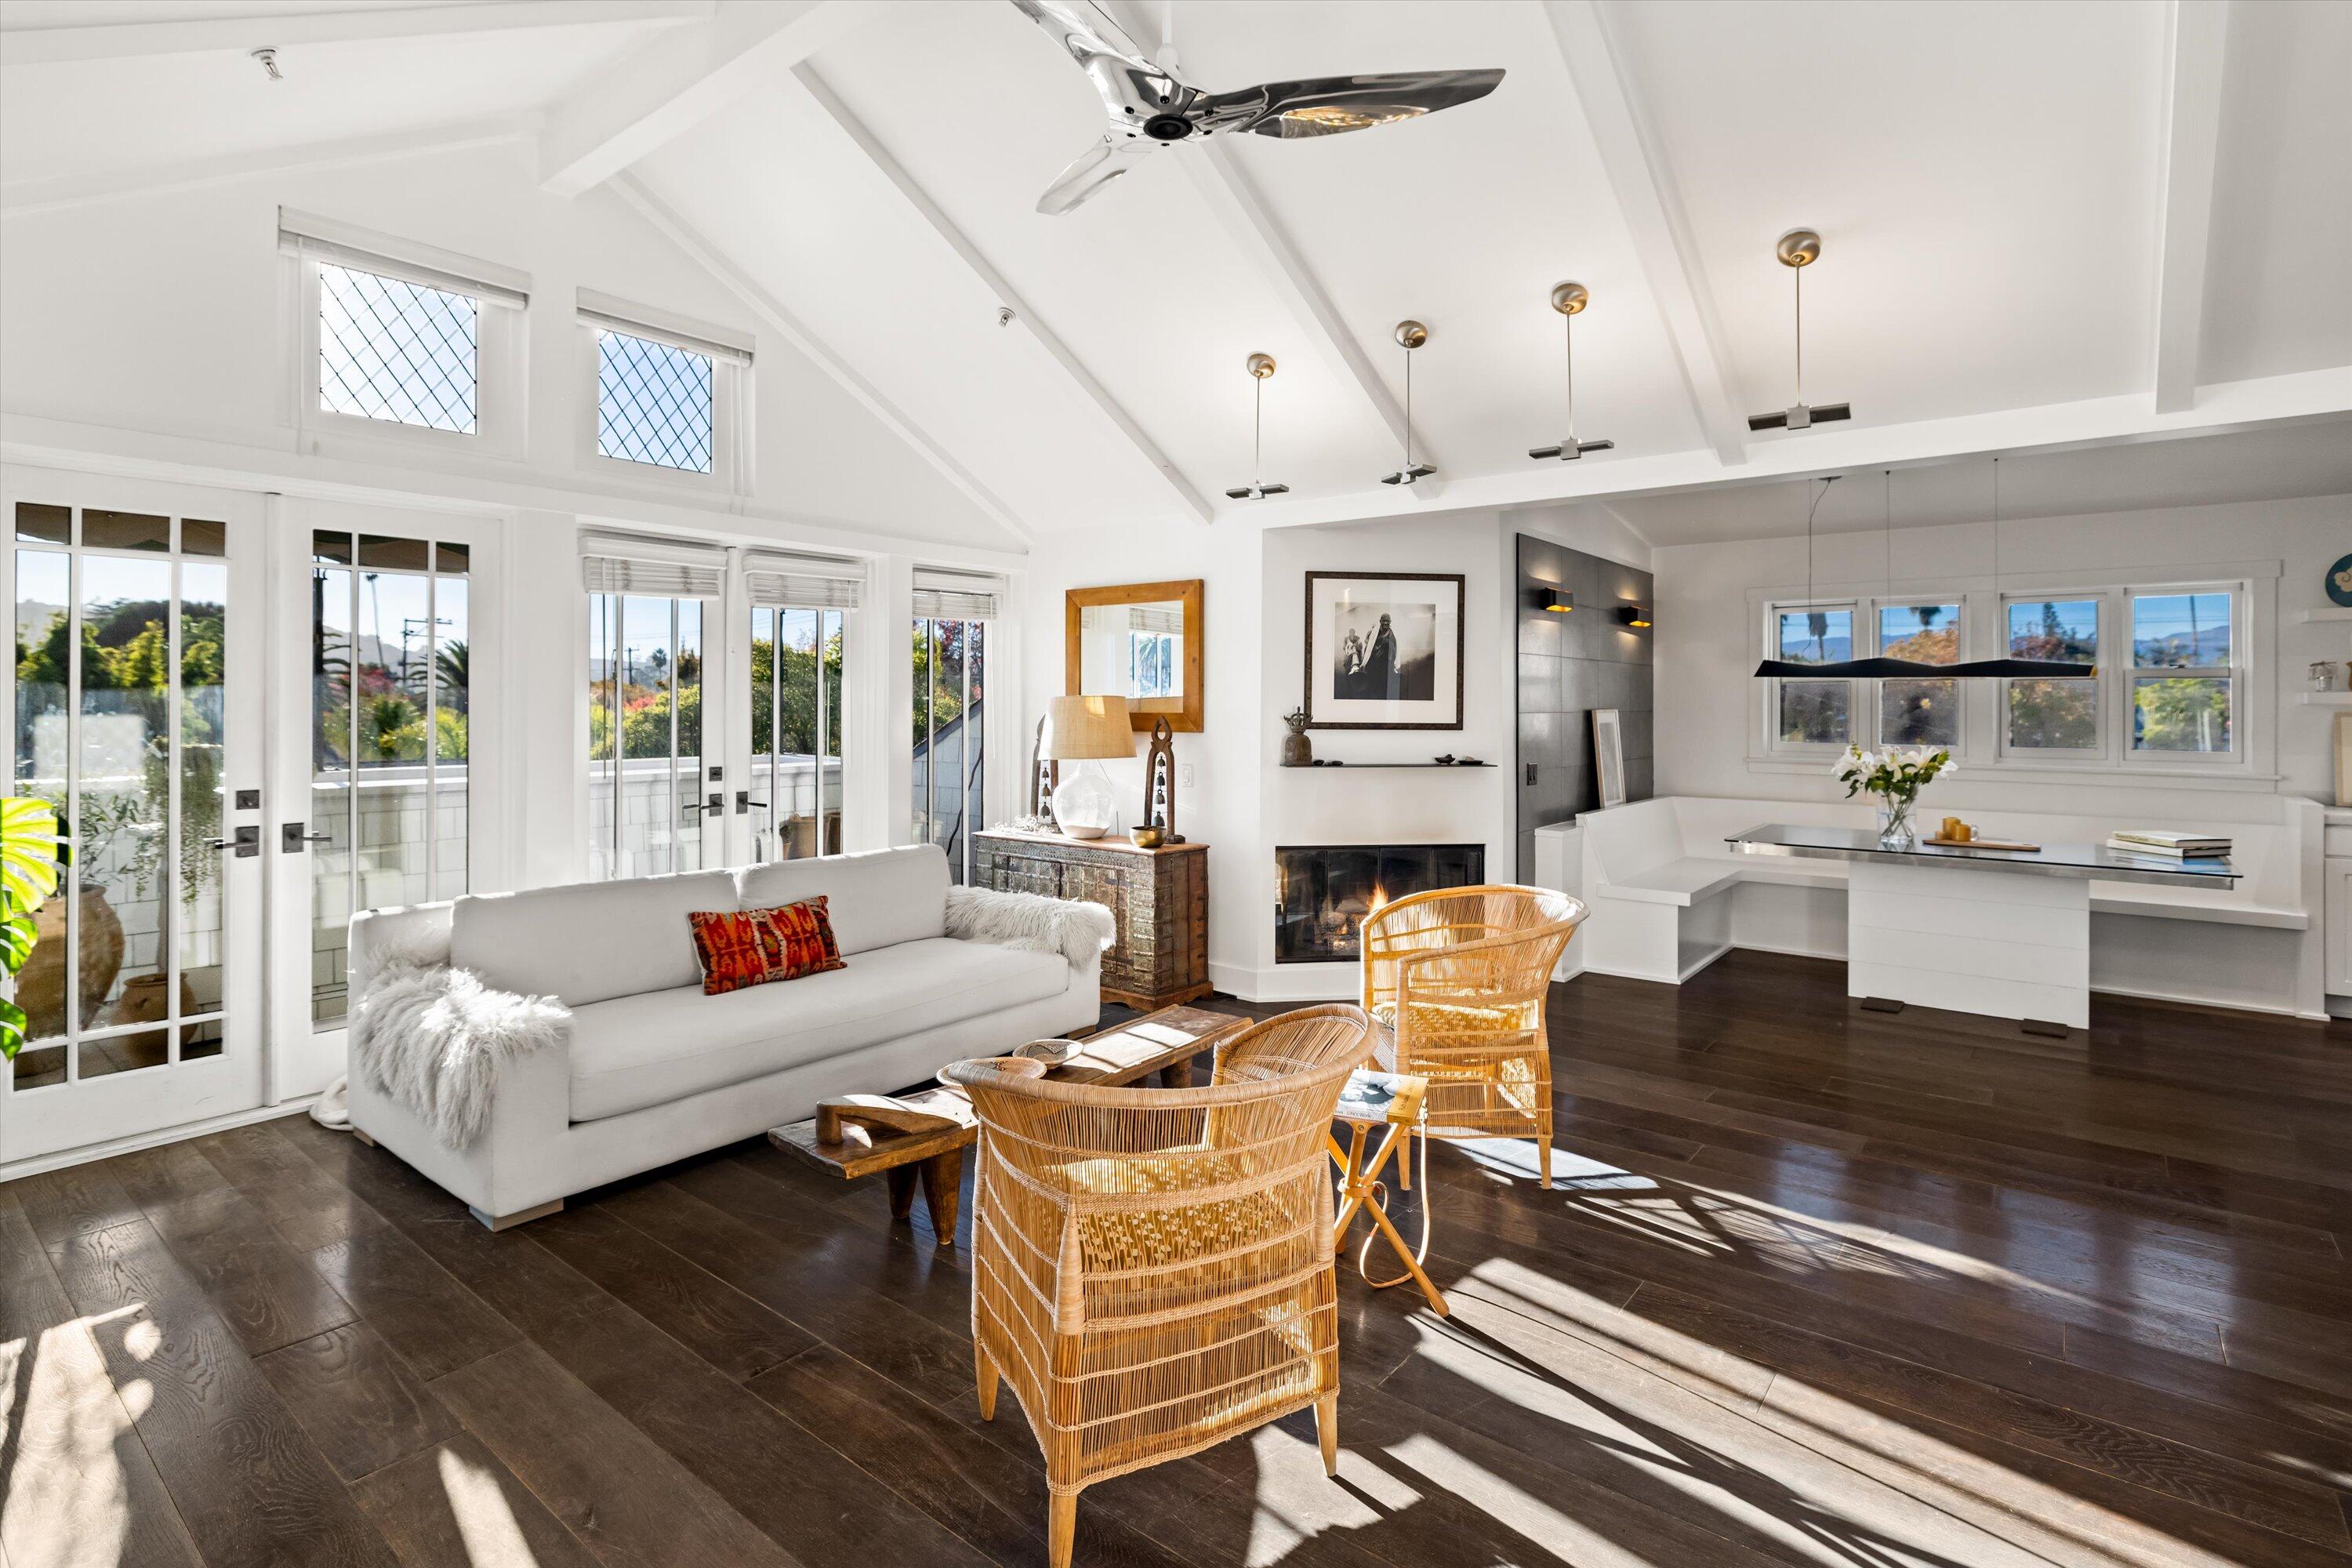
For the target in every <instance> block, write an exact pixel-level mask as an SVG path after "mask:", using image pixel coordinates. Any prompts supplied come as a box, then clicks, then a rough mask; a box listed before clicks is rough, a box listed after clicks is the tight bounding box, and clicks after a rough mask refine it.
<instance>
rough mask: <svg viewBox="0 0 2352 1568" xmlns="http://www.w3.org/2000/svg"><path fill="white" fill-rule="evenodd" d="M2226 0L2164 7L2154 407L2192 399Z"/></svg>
mask: <svg viewBox="0 0 2352 1568" xmlns="http://www.w3.org/2000/svg"><path fill="white" fill-rule="evenodd" d="M2229 34H2230V5H2229V0H2169V3H2168V5H2166V6H2165V76H2166V79H2165V106H2164V145H2163V147H2162V149H2161V156H2162V159H2163V167H2164V176H2163V182H2162V184H2161V186H2160V189H2159V195H2160V198H2161V200H2162V202H2163V204H2164V205H2163V212H2162V215H2161V216H2160V218H2159V220H2158V228H2157V262H2156V266H2157V274H2156V409H2157V412H2158V413H2159V414H2171V413H2176V412H2178V411H2179V410H2180V409H2184V408H2189V407H2192V406H2194V405H2195V404H2196V402H2197V378H2198V369H2199V364H2200V360H2201V359H2202V357H2203V347H2204V344H2203V340H2204V333H2205V268H2206V262H2207V258H2208V256H2209V255H2210V250H2211V247H2212V238H2213V169H2214V163H2215V160H2216V156H2217V154H2218V153H2219V151H2220V148H2221V67H2222V56H2223V54H2224V52H2225V51H2226V47H2227V44H2228V40H2229Z"/></svg>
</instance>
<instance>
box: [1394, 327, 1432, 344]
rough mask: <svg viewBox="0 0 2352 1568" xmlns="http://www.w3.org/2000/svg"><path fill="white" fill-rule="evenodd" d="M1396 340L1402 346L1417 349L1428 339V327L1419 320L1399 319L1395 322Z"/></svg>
mask: <svg viewBox="0 0 2352 1568" xmlns="http://www.w3.org/2000/svg"><path fill="white" fill-rule="evenodd" d="M1396 341H1397V342H1398V344H1399V345H1400V346H1402V347H1404V348H1408V349H1417V348H1419V347H1421V345H1422V344H1423V343H1425V342H1428V341H1429V329H1428V328H1427V327H1424V326H1423V325H1422V324H1421V323H1420V322H1419V321H1399V322H1398V323H1397V324H1396Z"/></svg>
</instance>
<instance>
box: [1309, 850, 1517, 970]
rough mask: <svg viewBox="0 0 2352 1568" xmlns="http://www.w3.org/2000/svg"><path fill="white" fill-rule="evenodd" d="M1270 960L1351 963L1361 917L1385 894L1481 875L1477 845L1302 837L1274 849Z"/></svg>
mask: <svg viewBox="0 0 2352 1568" xmlns="http://www.w3.org/2000/svg"><path fill="white" fill-rule="evenodd" d="M1274 867H1275V875H1276V879H1277V880H1278V882H1279V884H1280V887H1281V893H1280V898H1281V903H1280V906H1279V908H1278V909H1277V910H1276V913H1275V918H1274V961H1275V962H1276V963H1354V962H1355V961H1356V960H1357V958H1358V957H1359V956H1360V952H1361V949H1360V945H1359V942H1358V935H1359V932H1360V931H1361V930H1362V928H1363V923H1364V920H1365V918H1366V917H1367V916H1369V915H1370V913H1371V912H1372V911H1373V910H1377V909H1379V908H1380V907H1381V905H1382V904H1385V903H1387V902H1388V901H1389V900H1391V899H1401V898H1403V897H1404V896H1405V895H1406V894H1408V893H1421V892H1426V891H1428V890H1429V889H1432V888H1469V887H1475V886H1476V885H1477V884H1479V883H1480V882H1483V881H1485V880H1486V846H1485V845H1483V844H1302V845H1294V846H1290V847H1282V848H1277V849H1276V850H1275V852H1274Z"/></svg>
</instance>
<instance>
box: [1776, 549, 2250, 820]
mask: <svg viewBox="0 0 2352 1568" xmlns="http://www.w3.org/2000/svg"><path fill="white" fill-rule="evenodd" d="M2281 570H2282V566H2281V563H2279V562H2277V561H2236V562H2219V563H2182V564H2179V565H2176V566H2172V567H2169V568H2159V569H2157V570H2154V571H2150V572H2148V573H2146V574H2130V575H2129V576H2126V575H2125V574H2121V573H2118V572H2116V571H2115V570H2113V569H2111V568H2084V569H2071V570H2063V571H2054V572H2042V573H2034V574H2014V575H2012V574H2003V575H2002V579H2001V581H2000V584H1998V587H1997V589H1996V585H1995V584H1993V583H1992V581H1991V580H1990V579H1989V578H1982V577H1972V578H1966V579H1957V580H1948V581H1947V582H1946V583H1944V584H1941V585H1938V584H1937V583H1935V582H1933V581H1929V580H1925V579H1912V580H1908V581H1906V582H1903V583H1900V584H1896V590H1897V591H1895V592H1892V593H1886V594H1884V595H1874V594H1873V593H1872V592H1870V591H1869V589H1874V588H1876V587H1877V584H1869V585H1867V587H1864V585H1860V584H1843V583H1832V584H1814V585H1813V591H1812V593H1811V595H1810V596H1807V595H1805V594H1804V592H1803V590H1802V589H1801V587H1799V586H1798V585H1796V584H1789V585H1788V586H1786V587H1771V588H1753V589H1750V590H1749V591H1748V605H1749V608H1750V612H1751V616H1750V622H1751V625H1753V626H1755V627H1756V628H1757V630H1756V637H1757V642H1758V645H1759V647H1761V649H1762V650H1763V652H1764V655H1765V657H1767V658H1770V657H1777V655H1776V653H1775V650H1776V648H1777V646H1778V645H1777V643H1776V641H1775V635H1776V631H1777V628H1778V625H1779V619H1778V617H1779V616H1780V613H1781V612H1782V611H1784V610H1794V611H1803V610H1806V609H1843V608H1846V607H1848V606H1852V607H1853V609H1854V612H1855V615H1856V616H1857V618H1860V617H1863V616H1865V615H1866V616H1867V617H1868V623H1869V627H1870V630H1869V632H1868V634H1867V636H1866V637H1865V635H1864V633H1863V632H1861V631H1860V630H1857V632H1856V634H1855V637H1856V643H1857V645H1858V647H1859V645H1862V644H1863V643H1864V642H1865V641H1866V642H1867V643H1868V645H1869V646H1870V647H1876V646H1877V635H1878V634H1877V626H1878V622H1877V608H1878V606H1879V605H1905V604H1922V603H1927V602H1931V601H1932V602H1937V603H1944V604H1950V603H1954V602H1958V604H1959V605H1960V606H1961V610H1960V613H1961V616H1962V631H1961V644H1962V657H1963V658H1965V659H1969V660H1975V659H1981V658H2001V657H2003V656H2004V655H2005V654H2006V652H2007V650H2008V641H2009V606H2010V605H2012V604H2019V603H2039V602H2040V601H2042V600H2044V599H2061V600H2063V599H2078V600H2079V599H2088V600H2094V601H2096V602H2097V604H2098V605H2099V652H2100V658H2099V663H2098V673H2097V674H2096V676H2095V677H2093V678H2092V679H2095V680H2096V681H2097V682H2098V737H2099V739H2098V745H2097V746H2096V747H2095V748H2094V749H2091V750H2087V751H2075V750H2065V751H2061V750H2057V749H2055V748H2042V747H2017V746H2012V745H2011V744H2010V742H2009V689H2008V688H2009V683H2008V682H2007V681H2003V682H2001V683H2000V691H1999V693H1998V694H1997V697H1996V700H1993V701H1990V702H1987V701H1982V700H1970V699H1969V698H1968V697H1967V696H1965V695H1964V696H1963V698H1962V704H1963V710H1962V715H1961V729H1960V733H1961V743H1960V745H1959V746H1958V748H1957V750H1956V752H1955V755H1956V757H1957V758H1958V761H1960V762H1961V763H1964V764H1966V765H1968V766H1969V768H1971V769H1972V770H1973V771H1974V773H1975V774H1976V776H1978V777H1979V778H1982V777H1987V776H1990V777H1996V778H2011V779H2037V778H2042V779H2054V778H2074V779H2095V780H2098V781H2100V782H2103V783H2107V784H2136V785H2143V786H2147V787H2150V788H2163V787H2176V788H2177V787H2181V781H2182V780H2184V779H2187V780H2192V781H2197V782H2196V783H2195V784H2191V785H2190V786H2189V787H2208V788H2218V789H2247V790H2270V789H2273V788H2275V787H2276V785H2277V784H2278V782H2279V779H2280V774H2279V773H2278V772H2277V748H2278V723H2279V720H2278V701H2279V699H2278V694H2277V690H2276V686H2277V683H2276V682H2275V681H2274V680H2271V679H2267V672H2268V671H2270V670H2271V669H2272V668H2273V667H2274V666H2275V665H2276V663H2277V658H2278V650H2277V623H2278V579H2279V576H2280V574H2281ZM2186 593H2208V594H2211V593H2226V594H2227V595H2230V616H2231V635H2230V658H2231V663H2230V665H2229V666H2228V667H2227V668H2226V669H2224V668H2221V667H2218V666H2217V667H2214V668H2212V670H2211V671H2210V673H2211V674H2212V675H2213V676H2215V677H2216V678H2220V677H2223V676H2226V677H2227V678H2228V679H2230V681H2231V725H2230V738H2231V750H2229V751H2227V752H2149V751H2136V750H2134V749H2133V747H2132V745H2131V733H2130V731H2131V723H2130V720H2131V713H2130V705H2131V700H2132V697H2131V692H2132V681H2133V679H2134V678H2135V676H2136V675H2137V674H2138V673H2141V672H2140V671H2138V670H2137V668H2136V667H2134V666H2132V665H2130V664H2127V663H2122V662H2118V659H2119V658H2120V659H2126V660H2127V659H2129V658H2130V657H2131V653H2130V648H2129V639H2130V633H2131V621H2130V615H2131V601H2132V600H2133V599H2135V598H2138V597H2155V596H2162V595H2173V594H2186ZM1855 657H1857V658H1861V657H1864V655H1863V654H1862V653H1861V652H1860V651H1857V653H1856V655H1855ZM2148 673H2154V674H2158V675H2161V674H2167V673H2172V674H2178V673H2182V672H2179V671H2161V670H2159V671H2152V672H2148ZM2191 673H2194V672H2191ZM1751 684H1752V685H1754V686H1756V687H1757V688H1758V689H1759V690H1758V692H1757V694H1756V696H1755V698H1754V699H1753V700H1752V701H1751V703H1750V708H1749V713H1750V719H1749V722H1750V725H1751V729H1750V731H1749V738H1748V768H1749V769H1750V770H1751V771H1755V772H1763V773H1809V772H1811V771H1812V770H1813V769H1815V768H1816V767H1819V766H1820V765H1822V763H1823V762H1824V761H1826V760H1828V759H1830V758H1832V757H1833V756H1834V755H1835V754H1836V753H1837V752H1839V751H1841V750H1842V749H1843V748H1842V747H1841V746H1832V745H1817V744H1795V743H1783V742H1780V724H1779V718H1780V681H1779V680H1758V681H1753V682H1751ZM1877 684H1878V683H1877V682H1875V681H1864V680H1856V681H1854V682H1853V686H1854V687H1856V688H1857V690H1856V692H1855V693H1854V698H1853V701H1852V704H1851V706H1850V709H1849V711H1859V710H1861V709H1862V708H1863V707H1864V706H1865V705H1864V703H1863V702H1862V701H1861V697H1862V695H1863V693H1862V692H1861V691H1860V690H1859V688H1864V687H1875V686H1876V685H1877ZM1963 684H1964V690H1965V683H1963ZM1871 697H1872V700H1871V701H1870V702H1869V703H1868V704H1867V707H1868V710H1869V715H1870V716H1869V718H1868V719H1867V720H1857V721H1855V722H1854V724H1853V726H1852V729H1853V738H1854V739H1856V740H1861V741H1862V742H1863V743H1864V744H1865V745H1868V744H1873V743H1874V741H1875V737H1876V736H1877V734H1878V730H1879V713H1878V702H1877V700H1876V693H1875V692H1873V693H1872V694H1871ZM1865 735H1866V736H1868V737H1870V738H1869V739H1864V736H1865Z"/></svg>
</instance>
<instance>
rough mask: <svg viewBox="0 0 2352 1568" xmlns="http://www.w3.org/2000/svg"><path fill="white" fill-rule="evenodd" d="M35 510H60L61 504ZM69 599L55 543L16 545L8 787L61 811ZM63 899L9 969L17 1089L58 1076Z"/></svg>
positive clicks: (64, 997)
mask: <svg viewBox="0 0 2352 1568" xmlns="http://www.w3.org/2000/svg"><path fill="white" fill-rule="evenodd" d="M42 510H44V511H47V512H54V513H57V514H58V515H59V516H61V517H62V516H66V515H67V509H65V508H64V507H49V508H44V509H42ZM25 512H26V506H25V505H24V504H23V503H19V504H18V506H17V508H16V516H17V531H18V532H19V533H20V534H22V533H23V532H25V531H26V528H25V522H24V518H25ZM72 603H73V586H72V558H71V557H69V556H68V555H66V554H64V553H63V552H58V551H48V550H19V551H18V552H16V789H17V793H19V794H21V795H37V796H39V797H40V798H41V799H43V800H46V801H47V802H48V803H49V804H50V805H54V806H55V807H57V809H58V815H59V816H61V817H62V816H64V814H65V811H66V804H67V803H66V773H67V743H68V724H67V718H66V715H67V709H68V703H69V701H70V700H71V698H70V691H69V688H68V681H69V680H70V679H71V670H72V662H73V647H74V638H73V626H72V612H71V609H70V606H71V605H72ZM68 886H70V884H68ZM69 903H70V897H69V895H68V894H67V893H66V892H65V891H64V890H63V889H60V891H59V893H58V896H57V897H55V898H52V899H50V900H49V901H48V902H47V903H46V904H44V905H42V906H41V910H40V912H39V913H38V914H37V915H36V916H35V917H34V921H35V928H36V930H37V932H38V936H37V939H36V941H35V942H34V945H33V951H32V953H31V955H30V956H29V957H28V958H26V961H25V968H24V971H23V973H20V974H19V975H18V976H17V977H16V1005H18V1006H20V1007H22V1008H24V1009H25V1015H26V1017H25V1048H24V1049H23V1050H21V1051H19V1052H18V1053H17V1054H16V1071H15V1074H14V1082H15V1085H16V1087H17V1088H19V1089H33V1088H37V1087H40V1086H42V1085H45V1084H51V1083H62V1082H64V1081H65V1076H66V1047H65V1043H64V1042H65V1036H66V1011H67V1006H68V987H69V985H70V984H71V979H72V977H71V976H70V975H69V974H68V973H67V970H68V964H67V953H68V944H67V931H66V921H67V914H68V904H69Z"/></svg>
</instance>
